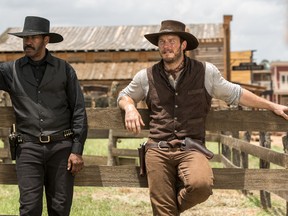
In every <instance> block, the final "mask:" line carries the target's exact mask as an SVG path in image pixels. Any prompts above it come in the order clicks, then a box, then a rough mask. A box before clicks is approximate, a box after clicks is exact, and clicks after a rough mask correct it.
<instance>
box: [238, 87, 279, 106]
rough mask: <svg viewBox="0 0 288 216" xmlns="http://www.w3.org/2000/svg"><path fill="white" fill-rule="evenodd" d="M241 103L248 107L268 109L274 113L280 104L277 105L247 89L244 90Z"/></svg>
mask: <svg viewBox="0 0 288 216" xmlns="http://www.w3.org/2000/svg"><path fill="white" fill-rule="evenodd" d="M239 103H240V104H241V105H244V106H247V107H254V108H259V109H267V110H271V111H274V110H275V109H276V108H277V107H278V106H279V104H275V103H273V102H271V101H269V100H266V99H264V98H262V97H259V96H257V95H255V94H253V93H252V92H250V91H248V90H246V89H242V95H241V97H240V100H239Z"/></svg>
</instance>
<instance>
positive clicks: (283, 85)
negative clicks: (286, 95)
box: [280, 72, 288, 90]
mask: <svg viewBox="0 0 288 216" xmlns="http://www.w3.org/2000/svg"><path fill="white" fill-rule="evenodd" d="M280 89H282V90H283V89H288V72H281V73H280Z"/></svg>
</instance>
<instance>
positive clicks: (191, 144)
mask: <svg viewBox="0 0 288 216" xmlns="http://www.w3.org/2000/svg"><path fill="white" fill-rule="evenodd" d="M183 144H184V145H182V146H181V147H180V148H181V149H182V148H183V149H182V150H186V149H187V150H195V151H198V152H200V153H202V154H204V155H205V156H206V158H207V159H209V160H210V159H212V158H213V156H214V153H213V152H211V151H210V150H209V149H207V148H206V147H205V146H204V145H203V144H202V141H200V140H194V139H191V138H189V137H186V138H185V140H184V143H183Z"/></svg>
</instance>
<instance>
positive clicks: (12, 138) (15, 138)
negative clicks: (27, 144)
mask: <svg viewBox="0 0 288 216" xmlns="http://www.w3.org/2000/svg"><path fill="white" fill-rule="evenodd" d="M20 143H22V139H21V137H20V135H19V134H18V133H17V132H16V129H15V125H14V124H13V125H12V127H11V132H10V134H9V146H10V155H11V159H12V160H16V151H17V147H18V145H19V144H20Z"/></svg>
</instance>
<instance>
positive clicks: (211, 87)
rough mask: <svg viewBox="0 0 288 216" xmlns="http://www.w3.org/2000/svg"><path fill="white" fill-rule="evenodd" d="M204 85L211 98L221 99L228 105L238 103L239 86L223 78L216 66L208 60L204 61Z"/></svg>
mask: <svg viewBox="0 0 288 216" xmlns="http://www.w3.org/2000/svg"><path fill="white" fill-rule="evenodd" d="M205 87H206V89H207V91H208V93H209V94H210V95H211V96H212V97H213V98H216V99H220V100H223V101H225V102H226V103H227V104H229V105H231V104H232V105H238V104H239V100H240V97H241V94H242V88H241V86H240V85H238V84H235V83H232V82H229V81H227V80H226V79H224V78H223V76H222V75H221V73H220V71H219V70H218V69H217V68H216V66H214V65H213V64H211V63H208V62H206V71H205Z"/></svg>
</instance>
